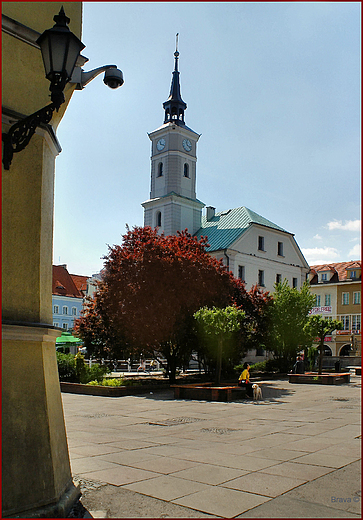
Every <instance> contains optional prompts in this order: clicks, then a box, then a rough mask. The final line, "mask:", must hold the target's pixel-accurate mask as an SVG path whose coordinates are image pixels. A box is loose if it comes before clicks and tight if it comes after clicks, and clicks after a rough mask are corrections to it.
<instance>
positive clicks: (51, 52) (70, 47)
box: [2, 6, 124, 170]
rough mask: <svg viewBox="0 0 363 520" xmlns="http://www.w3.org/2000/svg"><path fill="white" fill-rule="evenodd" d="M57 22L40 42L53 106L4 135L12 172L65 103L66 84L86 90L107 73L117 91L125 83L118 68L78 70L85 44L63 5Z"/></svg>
mask: <svg viewBox="0 0 363 520" xmlns="http://www.w3.org/2000/svg"><path fill="white" fill-rule="evenodd" d="M53 20H54V21H55V22H56V23H55V25H54V26H53V27H52V28H51V29H47V30H46V31H44V32H43V34H41V35H40V36H39V38H38V39H37V40H36V43H37V44H38V45H39V47H40V50H41V52H42V57H43V63H44V69H45V76H46V78H47V79H48V80H49V81H50V87H49V90H50V92H51V95H50V98H51V100H52V103H50V105H47V106H45V107H44V108H41V109H40V110H38V111H37V112H35V113H34V114H31V115H30V116H28V117H26V118H24V119H21V120H20V121H18V122H17V123H15V124H14V125H13V126H12V127H11V128H10V130H9V132H8V133H7V134H5V133H3V134H2V140H3V143H4V149H3V165H4V169H5V170H9V168H10V164H11V161H12V159H13V155H14V153H16V152H20V151H21V150H24V148H25V147H26V146H27V145H28V143H29V141H30V139H31V138H32V136H33V135H34V133H35V130H36V128H37V127H38V126H39V125H40V124H48V123H49V122H50V121H51V119H52V116H53V112H54V110H57V112H58V110H59V107H60V106H61V104H62V103H64V94H63V91H64V88H65V86H66V84H67V83H68V82H69V83H76V85H77V86H76V89H79V90H81V89H83V88H84V87H85V85H86V84H87V83H89V82H90V81H92V79H94V78H95V77H96V76H98V74H100V73H101V72H105V77H104V80H103V81H104V83H105V84H106V85H107V86H108V87H110V88H112V89H114V88H118V87H120V86H121V85H122V84H123V83H124V80H123V75H122V71H120V70H118V69H117V67H116V65H105V66H103V67H99V68H98V69H95V70H93V71H90V72H84V71H83V70H82V69H81V68H80V67H76V62H77V59H78V57H79V55H80V52H81V50H82V49H84V48H85V45H84V44H83V43H82V42H81V40H79V39H78V38H77V36H75V35H74V34H73V33H72V32H71V31H70V30H69V27H68V24H69V22H70V19H69V18H68V17H67V16H66V15H65V12H64V9H63V6H62V8H61V10H60V11H59V14H57V15H55V16H54V18H53Z"/></svg>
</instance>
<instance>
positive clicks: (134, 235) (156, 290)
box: [75, 227, 258, 382]
mask: <svg viewBox="0 0 363 520" xmlns="http://www.w3.org/2000/svg"><path fill="white" fill-rule="evenodd" d="M207 245H208V244H207V238H201V239H200V240H198V239H197V238H196V237H193V236H191V235H190V234H189V233H188V232H187V231H183V232H179V233H178V234H177V235H176V236H174V235H172V236H164V235H163V234H159V233H158V231H157V230H155V229H152V228H150V227H144V228H142V227H135V228H133V229H132V230H129V231H128V232H127V233H126V234H125V235H124V236H123V242H122V245H116V246H113V247H109V252H108V255H107V256H106V257H105V264H104V270H103V277H102V282H101V283H100V284H99V287H98V291H97V292H96V294H95V297H94V303H93V304H89V305H90V306H89V307H88V309H86V311H85V313H84V314H83V316H82V317H81V319H80V320H78V322H77V323H76V326H75V329H76V332H77V334H78V335H80V336H81V337H85V336H87V337H88V338H91V339H92V335H91V334H92V330H90V329H92V328H93V327H96V328H97V330H98V331H99V332H100V333H101V336H102V335H103V337H104V336H105V335H106V336H107V334H109V333H111V335H112V337H113V338H114V337H115V335H116V336H118V341H119V344H121V343H122V342H123V343H124V345H125V346H126V345H127V347H128V348H131V349H132V350H133V352H134V353H138V352H143V353H144V354H147V355H155V354H159V355H160V356H162V357H164V358H166V360H167V363H168V366H167V368H168V372H169V379H170V381H171V382H173V381H174V380H175V371H176V367H177V365H180V364H182V363H183V361H184V360H185V359H188V356H189V354H190V352H191V350H192V349H193V347H194V346H195V343H194V336H193V334H191V328H192V327H193V314H194V313H195V312H196V311H197V310H198V309H200V308H201V307H203V306H208V307H212V306H215V307H226V306H227V305H231V304H233V303H235V304H237V305H238V306H242V308H243V310H245V307H246V306H248V305H249V306H250V307H251V309H250V310H249V311H248V312H250V313H251V315H252V313H253V312H255V304H254V303H253V302H252V301H250V297H249V295H248V293H247V292H246V291H245V288H244V284H243V283H241V282H239V281H237V280H235V278H234V277H233V276H232V274H231V273H230V272H227V270H226V268H225V267H224V266H223V263H222V262H221V261H218V260H216V259H214V258H213V257H211V256H210V255H209V254H208V253H207V252H206V247H207ZM247 304H248V305H247ZM257 307H258V305H257ZM248 312H247V314H248ZM257 314H258V312H257ZM101 341H103V339H102V338H101ZM107 345H109V348H110V349H111V350H112V340H111V341H108V343H107Z"/></svg>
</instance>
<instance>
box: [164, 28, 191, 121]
mask: <svg viewBox="0 0 363 520" xmlns="http://www.w3.org/2000/svg"><path fill="white" fill-rule="evenodd" d="M178 36H179V33H178V34H177V35H176V50H175V52H174V56H175V65H174V71H173V79H172V80H171V87H170V94H169V97H168V99H167V100H166V101H165V102H164V103H163V108H164V110H165V118H164V123H170V122H173V123H175V124H176V125H184V124H185V122H184V110H186V108H187V104H186V103H184V101H183V100H182V97H181V94H180V83H179V71H178V59H179V52H178Z"/></svg>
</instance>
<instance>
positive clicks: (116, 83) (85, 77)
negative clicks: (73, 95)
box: [70, 65, 124, 90]
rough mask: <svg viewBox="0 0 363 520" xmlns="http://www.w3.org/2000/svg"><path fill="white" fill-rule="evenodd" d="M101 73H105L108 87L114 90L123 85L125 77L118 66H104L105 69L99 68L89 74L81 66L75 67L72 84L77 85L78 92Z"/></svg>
mask: <svg viewBox="0 0 363 520" xmlns="http://www.w3.org/2000/svg"><path fill="white" fill-rule="evenodd" d="M101 72H104V73H105V77H104V78H103V81H104V83H105V84H106V85H107V86H108V87H110V88H113V89H114V88H118V87H121V85H123V83H124V77H123V74H122V71H121V70H119V69H118V68H117V67H116V65H103V67H98V68H97V69H93V70H89V71H88V72H85V71H84V70H82V69H81V67H80V66H78V67H75V69H74V72H73V74H72V78H71V80H70V83H75V84H76V90H82V89H84V87H85V86H86V85H87V84H88V83H89V82H90V81H92V80H93V79H94V78H95V77H96V76H98V75H99V74H101Z"/></svg>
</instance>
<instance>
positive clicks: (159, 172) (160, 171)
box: [158, 162, 163, 177]
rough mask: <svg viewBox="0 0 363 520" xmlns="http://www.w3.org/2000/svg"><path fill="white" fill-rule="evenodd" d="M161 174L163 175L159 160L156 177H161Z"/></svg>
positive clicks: (161, 164)
mask: <svg viewBox="0 0 363 520" xmlns="http://www.w3.org/2000/svg"><path fill="white" fill-rule="evenodd" d="M162 176H163V163H162V162H159V164H158V177H162Z"/></svg>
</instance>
